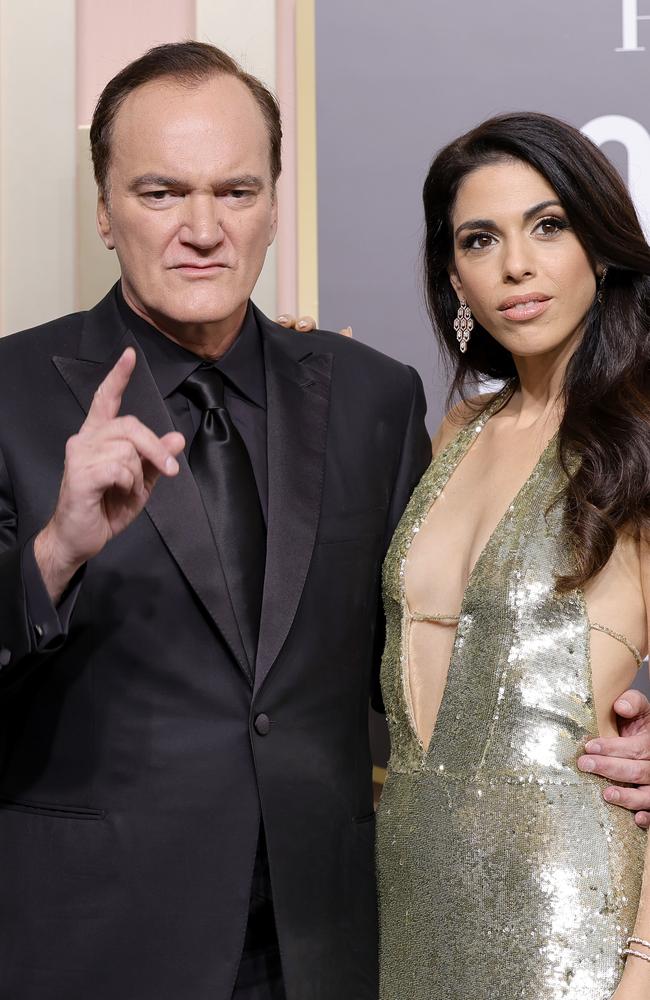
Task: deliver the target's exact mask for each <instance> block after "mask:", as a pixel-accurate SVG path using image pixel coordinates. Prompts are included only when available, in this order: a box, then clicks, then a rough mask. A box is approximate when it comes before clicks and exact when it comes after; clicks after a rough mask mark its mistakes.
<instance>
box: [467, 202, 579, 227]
mask: <svg viewBox="0 0 650 1000" xmlns="http://www.w3.org/2000/svg"><path fill="white" fill-rule="evenodd" d="M551 206H555V207H556V208H562V202H560V201H558V200H557V198H549V199H548V201H540V202H539V204H537V205H533V206H532V208H528V209H526V211H525V212H524V214H523V220H524V222H530V220H531V219H532V218H533V217H534V216H536V215H537V214H538V213H539V212H543V211H544V209H546V208H550V207H551ZM496 228H497V224H496V222H495V221H494V219H468V220H467V222H461V224H460V226H458V228H457V230H456V233H455V235H456V236H458V234H459V233H461V232H462V231H463V230H464V229H496Z"/></svg>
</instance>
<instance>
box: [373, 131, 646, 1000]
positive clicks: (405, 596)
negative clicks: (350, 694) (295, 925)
mask: <svg viewBox="0 0 650 1000" xmlns="http://www.w3.org/2000/svg"><path fill="white" fill-rule="evenodd" d="M424 205H425V213H426V242H425V273H426V293H427V300H428V305H429V310H430V315H431V318H432V321H433V325H434V328H435V330H436V332H437V334H438V337H439V340H440V342H441V345H442V347H443V350H444V351H446V353H447V355H448V357H450V358H451V360H452V363H453V365H454V368H455V373H454V378H453V383H452V392H454V393H455V392H459V393H460V395H461V398H463V397H465V396H466V390H467V388H468V387H471V386H474V387H476V385H477V383H478V382H480V381H481V380H485V379H498V380H500V382H503V383H504V388H503V389H502V390H501V391H499V392H497V393H496V394H492V395H480V396H478V398H474V399H469V400H467V399H466V401H465V402H463V403H462V404H461V405H460V406H458V407H456V409H455V410H452V411H451V413H450V414H449V416H448V417H447V418H446V419H445V421H444V422H443V425H442V427H441V428H440V430H439V432H438V434H437V436H436V438H435V439H434V459H433V462H432V465H431V467H430V468H429V470H428V472H427V473H426V474H425V476H424V478H423V480H422V481H421V483H420V485H419V486H418V488H417V489H416V491H415V493H414V495H413V497H412V499H411V502H410V504H409V506H408V508H407V510H406V512H405V514H404V517H403V519H402V521H401V523H400V526H399V528H398V530H397V533H396V535H395V538H394V540H393V542H392V545H391V548H390V551H389V554H388V557H387V560H386V564H385V568H384V592H385V603H386V614H387V620H388V635H387V645H386V651H385V654H384V662H383V667H382V683H383V691H384V698H385V703H386V709H387V715H388V720H389V726H390V730H391V760H390V763H389V772H388V778H387V781H386V785H385V788H384V792H383V796H382V801H381V806H380V810H379V816H378V871H379V890H380V912H381V984H382V985H381V997H382V1000H467V998H470V997H471V998H473V1000H488V998H495V1000H515V998H521V997H525V998H526V1000H560V998H562V1000H587V998H588V1000H606V998H610V997H612V996H614V997H615V998H616V1000H641V998H642V997H643V998H645V1000H647V997H648V996H650V944H647V943H643V942H648V941H650V876H648V877H647V878H646V888H645V890H644V891H643V892H642V890H641V880H642V875H643V871H644V863H645V854H646V835H645V833H644V832H643V831H641V830H640V829H639V828H638V827H637V826H636V825H635V823H634V819H633V817H632V815H630V814H628V813H625V812H623V811H621V810H618V809H616V808H615V807H613V806H610V805H608V804H607V803H606V802H605V801H604V800H603V796H602V788H603V784H602V782H601V779H599V778H597V777H595V776H594V775H589V774H583V773H581V772H580V771H578V770H577V768H576V766H575V760H576V757H577V756H578V754H579V752H580V750H581V747H582V746H583V744H584V741H585V740H586V739H588V738H590V737H592V736H594V735H595V734H596V733H600V734H605V735H610V734H611V735H613V734H614V733H615V726H614V721H613V716H612V714H611V711H610V706H611V704H612V702H613V701H614V700H615V698H616V696H617V695H618V694H620V692H621V691H623V690H624V689H625V688H626V687H628V686H629V684H630V682H631V680H632V678H633V677H634V674H635V672H636V669H637V666H638V664H639V663H640V661H641V657H642V656H643V655H645V652H646V649H647V638H646V636H647V624H646V623H647V620H648V612H647V607H648V602H650V558H649V555H648V548H647V543H646V540H645V539H646V537H647V534H648V530H647V524H648V518H649V517H650V435H649V433H648V432H649V430H650V400H649V396H648V389H649V388H650V386H649V373H650V366H649V357H650V346H649V342H648V328H649V326H650V278H649V277H648V275H650V248H649V247H648V245H647V244H646V242H645V239H644V237H643V234H642V231H641V228H640V226H639V222H638V220H637V217H636V214H635V211H634V208H633V206H632V203H631V201H630V198H629V195H628V194H627V191H626V190H625V187H624V185H623V183H622V181H621V180H620V178H619V176H618V175H617V173H616V172H615V171H614V169H613V168H612V167H611V165H610V164H609V162H608V161H607V159H606V158H605V157H604V156H603V155H602V154H601V153H600V152H599V150H598V149H597V148H595V147H594V146H593V145H592V144H591V143H590V142H589V141H588V140H587V139H586V138H585V137H584V136H582V135H581V134H580V133H579V132H578V131H576V130H575V129H573V128H571V127H570V126H568V125H565V124H563V123H562V122H559V121H557V120H555V119H552V118H549V117H546V116H544V115H538V114H511V115H504V116H500V117H498V118H494V119H492V120H490V121H487V122H485V123H484V124H483V125H480V126H479V127H478V128H476V129H474V130H473V131H471V132H469V133H468V134H467V135H465V136H463V137H461V138H460V139H458V140H456V141H455V142H453V143H452V144H451V145H449V146H448V147H447V148H446V149H444V150H443V151H442V152H441V153H440V154H439V156H437V157H436V159H435V160H434V162H433V164H432V166H431V169H430V171H429V175H428V177H427V180H426V183H425V186H424ZM647 870H648V866H646V871H647ZM630 938H631V939H632V940H631V941H629V940H628V939H630ZM622 950H625V951H628V952H631V954H628V955H626V956H624V957H625V962H624V961H623V959H622V957H621V954H620V953H621V951H622Z"/></svg>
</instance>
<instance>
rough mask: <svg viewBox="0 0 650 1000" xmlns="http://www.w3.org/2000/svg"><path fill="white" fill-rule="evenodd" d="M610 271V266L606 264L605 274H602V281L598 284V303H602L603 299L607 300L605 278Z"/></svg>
mask: <svg viewBox="0 0 650 1000" xmlns="http://www.w3.org/2000/svg"><path fill="white" fill-rule="evenodd" d="M608 271H609V264H605V266H604V268H603V273H602V274H601V276H600V280H599V282H598V293H597V295H596V298H597V299H598V302H602V301H603V299H604V298H605V290H604V285H605V278H606V277H607V272H608Z"/></svg>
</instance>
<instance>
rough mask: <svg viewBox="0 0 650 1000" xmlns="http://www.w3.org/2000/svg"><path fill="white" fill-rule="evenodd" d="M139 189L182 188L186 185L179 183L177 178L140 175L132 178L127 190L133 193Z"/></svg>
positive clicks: (159, 175)
mask: <svg viewBox="0 0 650 1000" xmlns="http://www.w3.org/2000/svg"><path fill="white" fill-rule="evenodd" d="M140 187H165V188H179V187H180V188H184V187H187V185H186V184H183V182H182V181H179V180H178V178H177V177H165V176H163V175H162V174H140V176H139V177H134V178H133V180H132V181H131V183H130V184H129V188H130V190H131V191H135V189H136V188H140Z"/></svg>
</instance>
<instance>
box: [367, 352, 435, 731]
mask: <svg viewBox="0 0 650 1000" xmlns="http://www.w3.org/2000/svg"><path fill="white" fill-rule="evenodd" d="M409 371H410V372H411V379H412V388H411V405H410V409H409V414H408V420H407V422H406V427H405V429H404V436H403V439H402V451H401V455H400V459H399V463H398V466H397V473H396V476H395V482H394V484H393V492H392V496H391V501H390V507H389V509H388V518H387V522H386V538H385V539H384V552H386V551H387V550H388V546H389V545H390V541H391V538H392V537H393V534H394V532H395V529H396V528H397V525H398V524H399V520H400V518H401V516H402V514H403V513H404V509H405V507H406V505H407V503H408V502H409V499H410V496H411V493H412V492H413V490H414V489H415V487H416V486H417V484H418V483H419V481H420V479H421V478H422V476H423V475H424V473H425V471H426V469H427V468H428V467H429V465H430V463H431V438H430V437H429V434H428V431H427V428H426V425H425V423H424V417H425V414H426V411H427V403H426V399H425V395H424V388H423V386H422V380H421V378H420V376H419V375H418V373H417V372H416V371H415V369H414V368H411V367H410V366H409ZM385 639H386V622H385V620H384V614H383V609H381V612H380V616H379V621H378V622H377V628H376V631H375V650H374V662H373V674H372V689H371V702H372V707H373V708H374V709H375V710H376V711H377V712H383V711H384V705H383V701H382V697H381V688H380V685H379V669H380V667H381V657H382V653H383V649H384V642H385Z"/></svg>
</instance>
